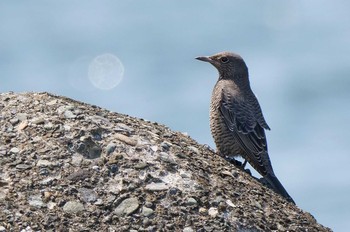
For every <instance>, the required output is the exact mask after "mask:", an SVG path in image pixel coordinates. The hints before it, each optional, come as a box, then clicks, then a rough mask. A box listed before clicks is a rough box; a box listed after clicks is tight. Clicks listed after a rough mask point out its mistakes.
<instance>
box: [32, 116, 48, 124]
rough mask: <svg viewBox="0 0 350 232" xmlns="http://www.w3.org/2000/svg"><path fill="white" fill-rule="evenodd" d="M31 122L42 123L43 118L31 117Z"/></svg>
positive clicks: (43, 121)
mask: <svg viewBox="0 0 350 232" xmlns="http://www.w3.org/2000/svg"><path fill="white" fill-rule="evenodd" d="M31 122H32V123H33V124H35V125H39V124H44V123H45V119H44V118H33V119H32V121H31Z"/></svg>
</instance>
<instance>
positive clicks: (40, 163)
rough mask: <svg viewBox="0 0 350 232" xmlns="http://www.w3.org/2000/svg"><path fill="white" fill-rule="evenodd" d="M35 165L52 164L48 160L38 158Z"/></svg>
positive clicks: (47, 165)
mask: <svg viewBox="0 0 350 232" xmlns="http://www.w3.org/2000/svg"><path fill="white" fill-rule="evenodd" d="M36 166H37V167H50V166H53V163H52V162H50V161H48V160H43V159H41V160H38V162H37V163H36Z"/></svg>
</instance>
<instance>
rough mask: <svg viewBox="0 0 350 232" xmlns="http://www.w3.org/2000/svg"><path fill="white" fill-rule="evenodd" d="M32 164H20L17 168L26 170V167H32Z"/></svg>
mask: <svg viewBox="0 0 350 232" xmlns="http://www.w3.org/2000/svg"><path fill="white" fill-rule="evenodd" d="M31 167H32V166H30V165H28V164H18V165H16V168H17V169H19V170H26V169H30V168H31Z"/></svg>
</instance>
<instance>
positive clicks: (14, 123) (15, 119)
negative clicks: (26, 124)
mask: <svg viewBox="0 0 350 232" xmlns="http://www.w3.org/2000/svg"><path fill="white" fill-rule="evenodd" d="M18 122H19V119H18V118H13V119H11V120H10V123H11V124H12V125H13V126H14V125H16V124H17V123H18Z"/></svg>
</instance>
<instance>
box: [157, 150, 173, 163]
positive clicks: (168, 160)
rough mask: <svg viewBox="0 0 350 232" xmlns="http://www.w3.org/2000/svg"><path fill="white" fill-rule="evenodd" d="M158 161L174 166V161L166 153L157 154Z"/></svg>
mask: <svg viewBox="0 0 350 232" xmlns="http://www.w3.org/2000/svg"><path fill="white" fill-rule="evenodd" d="M159 159H160V160H161V161H164V162H166V163H170V164H176V162H175V160H174V159H173V158H172V157H170V155H169V154H168V153H166V152H161V153H159Z"/></svg>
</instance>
